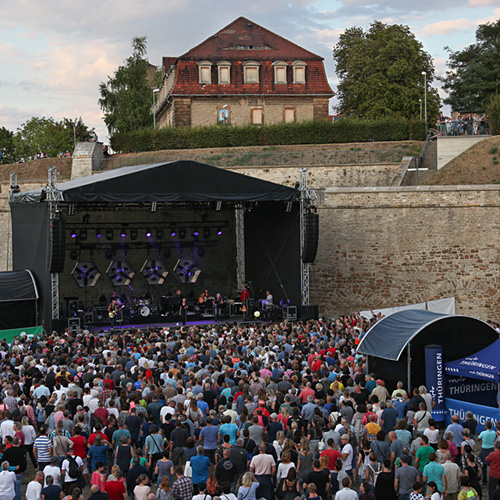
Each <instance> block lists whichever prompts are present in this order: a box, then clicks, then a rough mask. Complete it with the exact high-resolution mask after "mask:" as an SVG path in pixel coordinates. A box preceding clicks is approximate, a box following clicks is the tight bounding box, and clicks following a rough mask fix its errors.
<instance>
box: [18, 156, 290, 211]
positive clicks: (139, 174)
mask: <svg viewBox="0 0 500 500" xmlns="http://www.w3.org/2000/svg"><path fill="white" fill-rule="evenodd" d="M57 189H58V190H59V191H61V192H62V195H63V201H64V202H67V203H99V202H101V203H102V202H104V203H119V202H122V203H134V202H154V201H156V202H200V201H234V202H242V201H293V200H296V199H299V191H298V190H296V189H292V188H289V187H286V186H282V185H280V184H275V183H272V182H268V181H263V180H260V179H255V178H253V177H249V176H246V175H242V174H238V173H235V172H231V171H228V170H225V169H223V168H219V167H212V166H210V165H206V164H204V163H199V162H196V161H190V160H179V161H173V162H168V163H154V164H152V165H138V166H134V167H123V168H119V169H116V170H110V171H107V172H102V173H99V174H95V175H91V176H88V177H83V178H81V179H75V180H71V181H68V182H63V183H60V184H58V185H57ZM40 201H45V188H43V189H36V190H33V191H27V192H24V193H17V194H14V196H13V199H12V202H13V203H20V202H21V203H22V202H24V203H37V202H40Z"/></svg>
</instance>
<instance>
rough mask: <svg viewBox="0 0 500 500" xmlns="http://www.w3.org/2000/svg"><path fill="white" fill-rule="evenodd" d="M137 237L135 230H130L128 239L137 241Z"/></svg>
mask: <svg viewBox="0 0 500 500" xmlns="http://www.w3.org/2000/svg"><path fill="white" fill-rule="evenodd" d="M137 235H138V233H137V229H132V230H131V231H130V239H131V240H136V239H137Z"/></svg>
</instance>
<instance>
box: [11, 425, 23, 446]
mask: <svg viewBox="0 0 500 500" xmlns="http://www.w3.org/2000/svg"><path fill="white" fill-rule="evenodd" d="M14 431H15V434H14V436H13V437H17V438H18V439H19V446H24V432H23V426H22V424H21V422H16V423H15V424H14Z"/></svg>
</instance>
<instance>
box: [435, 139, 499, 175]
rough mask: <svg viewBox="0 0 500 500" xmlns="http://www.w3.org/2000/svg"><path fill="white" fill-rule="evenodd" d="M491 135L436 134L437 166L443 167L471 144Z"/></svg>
mask: <svg viewBox="0 0 500 500" xmlns="http://www.w3.org/2000/svg"><path fill="white" fill-rule="evenodd" d="M488 137H491V136H489V135H461V136H438V138H437V168H438V170H439V169H440V168H443V167H444V166H445V165H446V164H447V163H449V162H450V161H451V160H453V159H454V158H456V157H457V156H458V155H460V154H462V153H463V152H464V151H467V149H469V148H470V147H471V146H474V144H477V143H478V142H481V141H484V140H485V139H488Z"/></svg>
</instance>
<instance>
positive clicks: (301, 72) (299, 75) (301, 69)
mask: <svg viewBox="0 0 500 500" xmlns="http://www.w3.org/2000/svg"><path fill="white" fill-rule="evenodd" d="M292 66H293V83H297V84H304V83H306V63H305V62H304V61H295V62H294V63H292Z"/></svg>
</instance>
